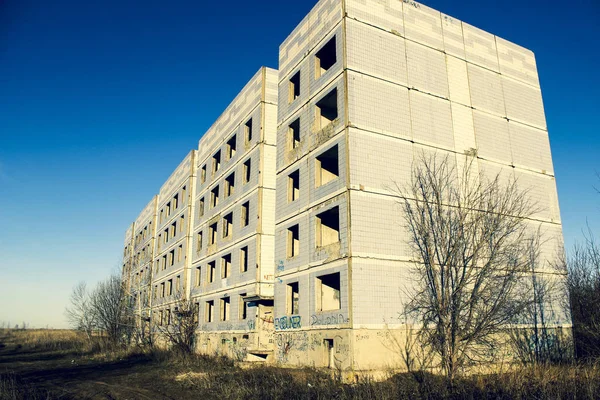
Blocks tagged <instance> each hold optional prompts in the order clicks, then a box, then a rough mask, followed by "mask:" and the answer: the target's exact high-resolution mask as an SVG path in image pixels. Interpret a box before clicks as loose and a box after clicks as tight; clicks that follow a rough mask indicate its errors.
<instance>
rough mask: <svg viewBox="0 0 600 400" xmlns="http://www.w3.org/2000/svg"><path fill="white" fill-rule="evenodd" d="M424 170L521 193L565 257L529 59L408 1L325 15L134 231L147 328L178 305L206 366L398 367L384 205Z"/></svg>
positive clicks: (346, 2)
mask: <svg viewBox="0 0 600 400" xmlns="http://www.w3.org/2000/svg"><path fill="white" fill-rule="evenodd" d="M432 152H436V153H440V154H444V155H448V156H450V157H453V159H456V163H457V164H458V165H460V164H461V163H464V162H465V154H468V155H469V156H470V157H476V166H477V168H478V169H479V170H480V171H482V172H483V173H486V174H487V173H489V174H497V173H501V172H503V171H505V172H506V173H512V174H515V175H516V176H518V179H519V181H520V182H522V183H524V184H526V185H528V187H531V188H532V190H531V195H532V196H533V197H534V199H535V201H536V202H538V203H539V204H540V206H541V207H540V208H541V210H540V211H539V212H538V213H537V214H536V215H535V216H534V219H535V221H536V222H537V223H538V224H541V226H542V228H543V230H544V233H545V237H546V238H549V240H546V241H545V242H544V247H543V256H544V258H545V259H546V260H548V261H549V260H550V259H551V258H552V257H554V256H555V255H556V254H557V250H560V249H561V248H562V247H563V243H562V228H561V222H560V215H559V208H558V197H557V192H556V184H555V180H554V172H553V166H552V159H551V153H550V144H549V138H548V132H547V128H546V121H545V115H544V110H543V104H542V96H541V90H540V85H539V79H538V75H537V69H536V63H535V58H534V55H533V53H532V52H531V51H529V50H527V49H524V48H522V47H520V46H518V45H515V44H513V43H510V42H508V41H506V40H504V39H501V38H499V37H496V36H494V35H492V34H489V33H487V32H484V31H482V30H480V29H477V28H475V27H473V26H471V25H468V24H466V23H464V22H461V21H459V20H457V19H455V18H453V17H450V16H447V15H445V14H442V13H440V12H438V11H435V10H433V9H431V8H428V7H426V6H425V5H423V4H419V3H416V2H413V1H408V0H403V1H401V0H321V1H319V2H318V4H317V5H316V6H315V7H314V8H313V9H312V11H311V12H310V13H309V14H308V15H307V16H306V17H305V18H304V19H303V20H302V21H301V22H300V24H299V25H298V26H297V27H296V28H295V29H294V30H293V32H292V33H291V34H290V35H289V37H288V38H287V39H286V40H285V41H284V42H283V43H282V44H281V46H280V49H279V70H278V71H276V70H272V69H269V68H262V69H260V71H259V72H258V73H257V74H256V75H255V76H254V77H253V78H252V79H251V81H250V82H249V83H248V84H247V85H246V86H245V87H244V89H243V90H242V91H241V92H240V94H239V95H238V96H237V97H236V98H235V99H234V100H233V102H232V103H231V104H230V106H229V107H228V108H227V109H226V110H225V111H224V113H223V114H222V115H221V116H220V117H219V118H218V119H217V121H216V122H215V124H214V125H213V126H212V127H211V128H210V129H209V130H208V131H207V132H206V133H205V134H204V135H202V137H201V139H200V141H199V144H198V150H193V151H191V152H190V153H189V155H188V156H187V157H186V158H185V160H184V161H182V163H181V164H180V165H179V167H178V168H177V169H176V170H175V172H174V173H173V174H172V176H171V177H170V178H169V179H168V181H167V182H166V183H165V184H164V185H163V187H162V188H161V189H160V192H159V194H158V195H157V196H155V198H154V199H152V201H151V202H150V203H149V204H148V205H147V206H146V208H145V209H144V210H143V211H142V213H141V214H140V215H139V217H138V218H137V219H136V221H135V222H134V223H133V224H132V226H131V227H130V228H129V229H128V230H127V233H126V238H125V253H124V271H125V278H126V279H127V281H128V282H129V283H130V286H131V288H132V292H133V293H135V296H136V299H137V301H138V303H139V304H142V305H141V306H140V310H141V312H142V314H143V313H146V314H147V315H148V316H150V317H151V318H152V320H153V321H154V323H157V324H168V323H169V321H170V318H171V314H170V313H171V312H172V310H171V308H170V307H171V305H172V304H173V302H174V301H175V299H176V298H177V295H178V294H179V295H180V296H184V297H186V298H189V299H192V301H193V302H194V303H195V304H196V307H197V318H198V329H197V350H198V351H199V352H204V353H210V354H215V353H220V354H226V355H229V356H232V357H235V358H237V359H244V360H248V361H267V362H279V363H283V364H287V365H296V366H303V365H310V366H317V367H335V368H337V369H340V370H344V371H373V370H381V369H384V368H388V367H396V366H399V364H400V362H401V360H400V354H399V353H398V352H397V351H396V350H397V347H396V346H397V343H398V340H399V337H400V336H401V333H400V332H403V329H404V323H403V321H402V320H401V319H400V318H399V315H400V311H401V307H402V306H401V305H402V304H403V303H404V302H405V301H406V299H405V294H404V293H405V290H404V289H405V285H406V284H407V282H410V279H409V274H410V265H411V254H410V251H409V245H408V237H407V233H406V232H405V231H404V229H403V228H402V215H401V213H400V212H399V210H398V207H397V197H395V196H396V194H395V193H394V191H393V190H391V189H390V188H391V187H393V185H395V184H400V185H402V184H406V183H408V182H409V180H410V176H411V166H412V162H413V159H414V158H415V157H416V155H417V154H423V153H432ZM558 314H559V313H557V315H556V319H557V323H560V324H562V325H563V326H565V325H568V324H569V321H568V318H567V317H566V316H561V315H558Z"/></svg>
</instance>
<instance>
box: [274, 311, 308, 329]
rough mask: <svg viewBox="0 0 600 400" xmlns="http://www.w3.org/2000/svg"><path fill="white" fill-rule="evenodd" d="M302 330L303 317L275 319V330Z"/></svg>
mask: <svg viewBox="0 0 600 400" xmlns="http://www.w3.org/2000/svg"><path fill="white" fill-rule="evenodd" d="M299 328H302V317H301V316H299V315H292V316H291V317H280V318H275V330H276V331H279V330H288V329H299Z"/></svg>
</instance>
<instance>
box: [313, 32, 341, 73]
mask: <svg viewBox="0 0 600 400" xmlns="http://www.w3.org/2000/svg"><path fill="white" fill-rule="evenodd" d="M335 47H336V46H335V36H334V37H332V38H331V39H329V41H328V42H327V43H325V45H324V46H323V47H321V49H320V50H319V51H317V53H316V54H315V79H318V78H320V77H321V75H323V74H324V73H325V72H327V71H329V69H330V68H331V67H333V64H335V62H336V61H337V56H336V48H335Z"/></svg>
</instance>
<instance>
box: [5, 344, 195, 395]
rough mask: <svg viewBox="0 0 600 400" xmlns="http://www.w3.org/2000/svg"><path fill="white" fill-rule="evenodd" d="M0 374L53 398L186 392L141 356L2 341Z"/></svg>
mask: <svg viewBox="0 0 600 400" xmlns="http://www.w3.org/2000/svg"><path fill="white" fill-rule="evenodd" d="M0 374H5V375H6V374H10V375H11V376H13V377H14V379H17V380H18V382H19V385H26V386H28V387H31V388H32V390H35V391H38V392H42V393H45V392H48V393H49V394H50V398H53V399H54V398H56V399H93V400H96V399H142V400H147V399H182V398H186V397H188V396H187V395H189V394H188V393H183V392H182V388H181V387H179V386H180V385H175V384H174V383H173V385H172V387H171V385H169V384H168V383H169V382H165V379H162V378H163V377H161V376H160V375H161V371H160V370H159V369H158V368H156V366H153V365H152V363H150V362H149V361H147V360H144V359H127V360H119V361H115V362H102V361H94V360H90V359H89V358H88V359H86V357H82V356H79V355H76V354H68V353H66V354H65V352H31V351H24V350H21V349H19V348H18V346H11V345H5V346H3V347H1V348H0ZM165 384H167V387H165ZM167 393H168V394H167Z"/></svg>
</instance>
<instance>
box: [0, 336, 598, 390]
mask: <svg viewBox="0 0 600 400" xmlns="http://www.w3.org/2000/svg"><path fill="white" fill-rule="evenodd" d="M93 342H94V343H95V344H94V343H93V344H90V343H89V342H88V341H87V340H86V338H85V337H83V336H81V335H79V334H78V333H75V332H71V331H33V330H32V331H0V347H3V346H2V345H4V346H5V347H6V348H5V349H1V348H0V361H2V362H3V363H4V364H2V365H4V366H6V367H8V368H9V369H10V367H11V365H10V364H7V363H6V362H7V360H8V358H10V357H13V358H12V359H11V360H13V359H14V360H18V357H27V358H26V360H27V361H26V362H25V363H22V364H21V365H17V364H18V363H17V364H15V367H14V372H7V373H0V399H10V400H20V399H34V400H36V399H55V398H61V399H71V398H72V399H78V398H90V397H89V393H97V392H98V391H99V390H100V391H102V393H104V396H105V397H103V398H114V399H120V398H178V399H188V398H189V399H193V398H205V399H531V398H533V399H597V398H600V364H594V363H589V364H582V365H562V366H537V367H535V368H534V367H518V368H514V369H513V370H510V371H505V372H503V373H497V374H487V375H483V374H482V375H473V376H469V377H462V378H459V379H457V381H456V383H455V385H454V386H453V387H450V386H449V385H448V384H447V381H445V380H444V379H443V378H442V377H440V376H436V375H432V374H420V373H415V374H408V373H406V374H396V375H393V376H390V377H389V378H388V379H387V380H385V381H383V382H374V381H371V380H369V379H361V380H359V381H358V382H356V383H354V384H351V385H350V384H344V383H342V382H340V381H339V380H336V379H334V378H332V377H331V375H330V374H329V373H327V372H325V371H318V370H315V369H303V370H293V369H283V368H277V367H272V366H257V367H249V368H248V367H245V368H241V367H240V366H238V365H236V364H235V363H234V362H233V361H231V360H229V359H226V358H222V357H221V358H217V357H207V356H199V355H194V356H182V355H180V354H176V353H174V352H169V351H162V350H153V351H140V350H139V349H137V350H136V349H122V348H109V347H103V345H101V343H102V340H101V338H96V339H95V340H94V341H93ZM48 354H52V355H54V356H61V355H62V356H64V357H63V358H64V360H63V361H61V360H60V358H59V359H58V361H56V360H55V361H46V360H45V359H44V357H45V356H47V355H48ZM14 357H16V358H14ZM36 357H37V358H36ZM54 358H56V357H54ZM72 359H73V360H75V362H74V363H73V366H71V363H72V361H71V360H72ZM32 360H38V361H35V362H36V363H37V364H33V363H32ZM52 362H54V364H52ZM61 362H62V364H60V365H59V363H61ZM57 367H60V368H62V370H64V371H65V372H64V374H62V375H61V374H54V375H53V378H52V379H47V378H45V377H46V376H47V375H44V374H48V373H53V372H54V371H55V370H56V368H57ZM86 374H87V375H86ZM36 375H37V376H44V378H43V379H39V378H38V380H35V379H33V378H35V376H36ZM32 377H33V378H32ZM73 377H75V378H73ZM74 379H75V380H74ZM74 382H75V383H76V384H75V383H74ZM99 382H100V383H101V386H100V387H99V386H98V384H99ZM65 386H68V387H69V388H70V390H71V391H70V392H68V393H65V392H64V390H63V388H64V387H65Z"/></svg>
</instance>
